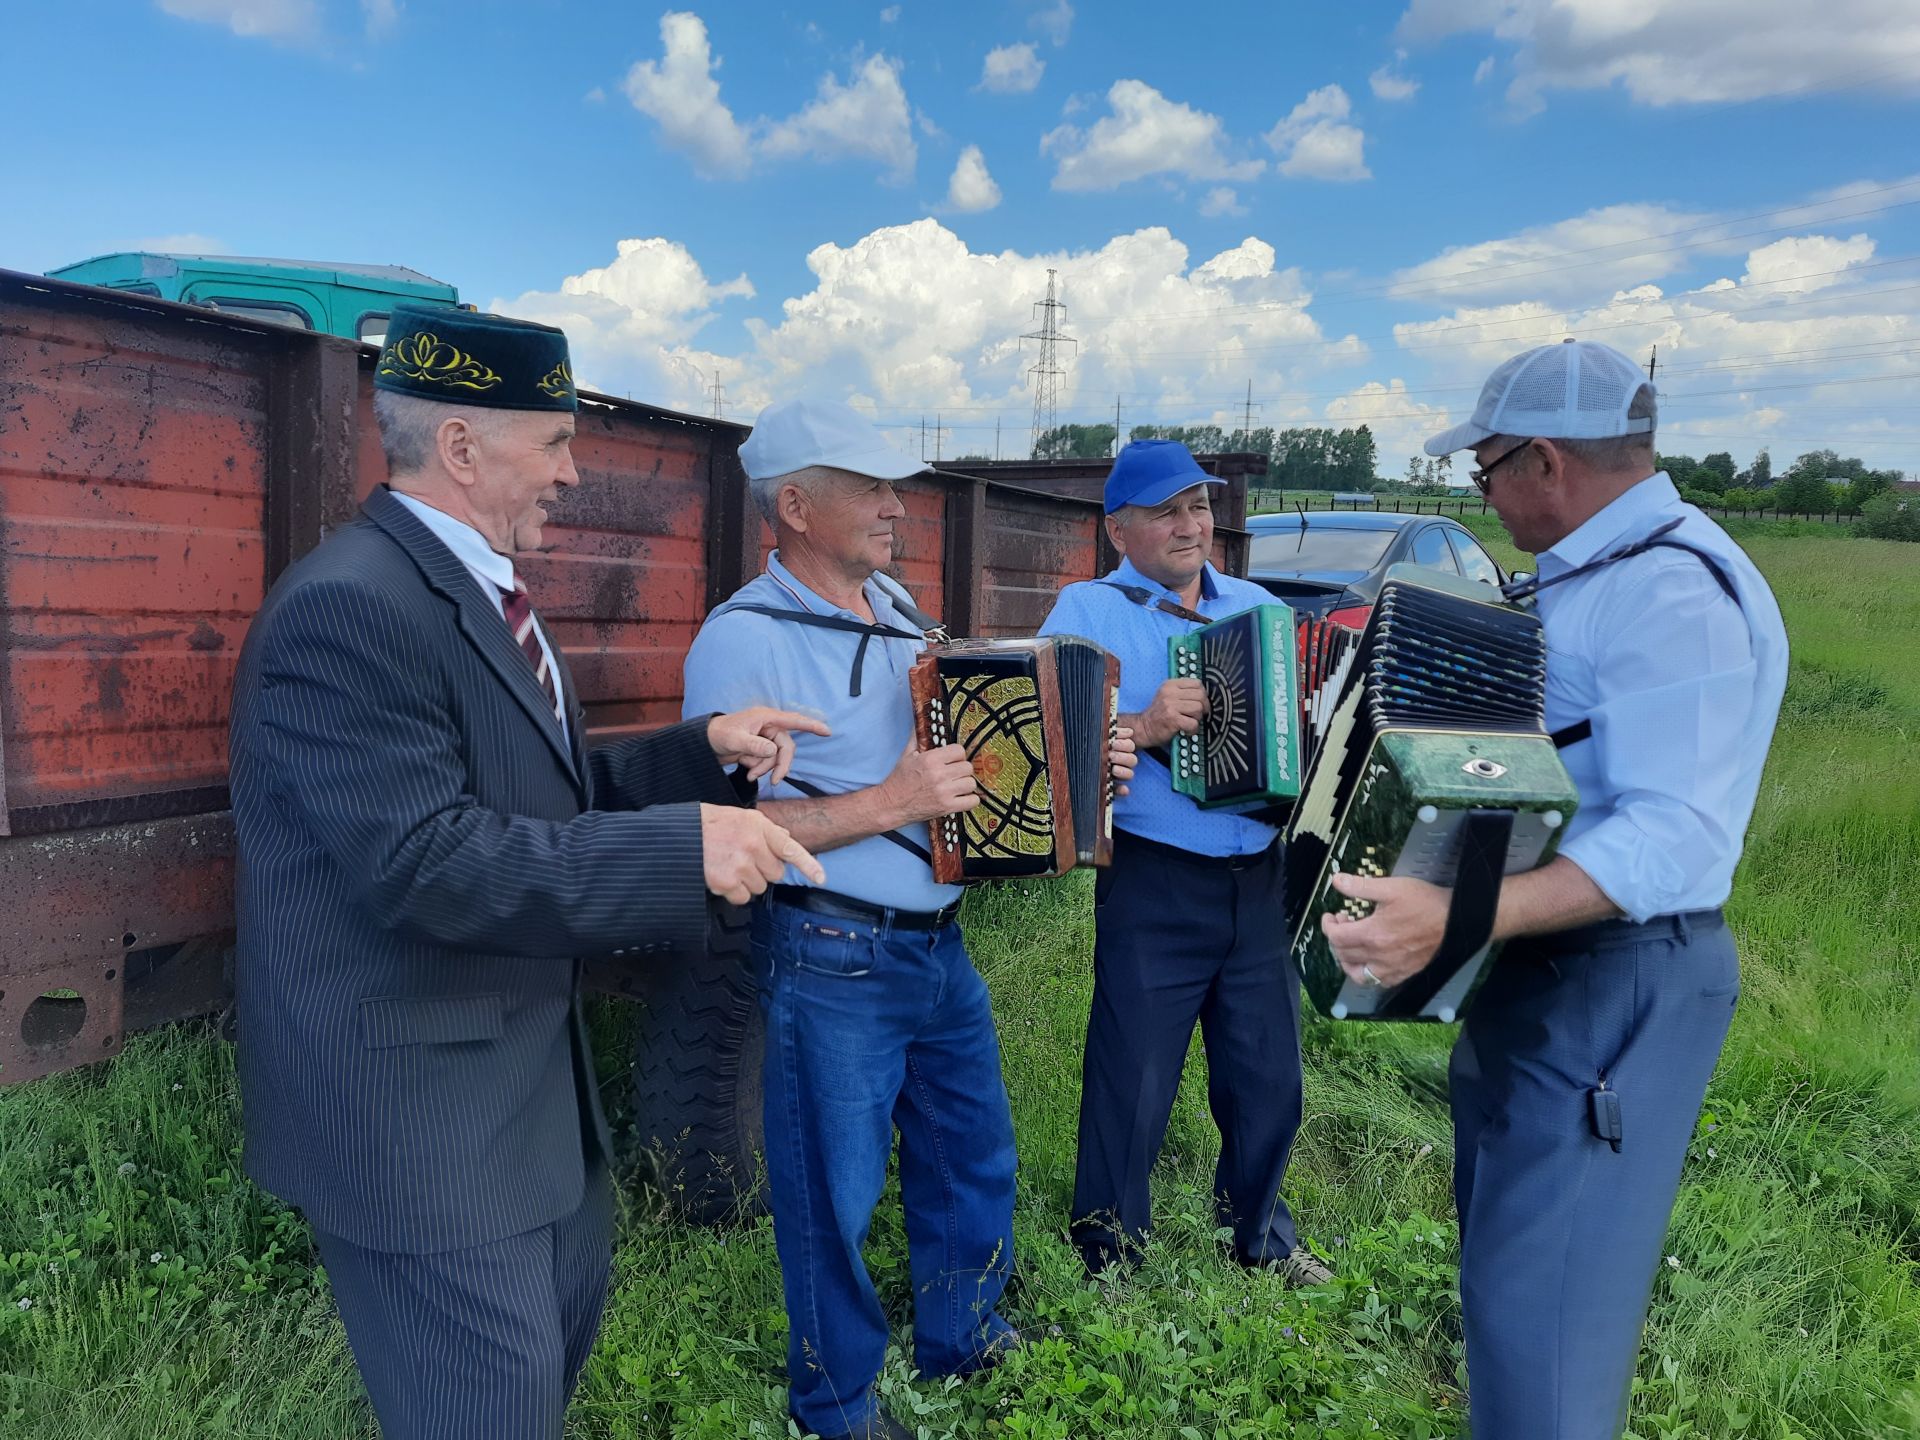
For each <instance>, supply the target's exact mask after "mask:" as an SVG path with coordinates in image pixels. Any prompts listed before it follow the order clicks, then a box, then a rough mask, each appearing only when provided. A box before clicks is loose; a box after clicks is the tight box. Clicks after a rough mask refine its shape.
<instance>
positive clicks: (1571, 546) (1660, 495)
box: [1539, 470, 1680, 577]
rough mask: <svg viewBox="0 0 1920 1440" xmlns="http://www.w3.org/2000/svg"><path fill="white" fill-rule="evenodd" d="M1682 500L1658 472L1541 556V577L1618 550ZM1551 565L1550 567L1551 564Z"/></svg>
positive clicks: (1570, 568)
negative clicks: (1653, 519)
mask: <svg viewBox="0 0 1920 1440" xmlns="http://www.w3.org/2000/svg"><path fill="white" fill-rule="evenodd" d="M1679 500H1680V492H1679V491H1678V490H1676V489H1674V486H1673V481H1671V480H1669V479H1668V478H1667V472H1666V471H1664V470H1656V471H1655V472H1654V473H1653V474H1651V475H1649V476H1648V477H1647V478H1646V479H1644V480H1642V481H1641V482H1640V483H1639V484H1637V485H1635V486H1633V487H1632V488H1631V489H1629V490H1627V491H1625V492H1624V493H1623V494H1620V495H1618V496H1616V497H1615V498H1614V499H1613V500H1612V501H1611V502H1609V503H1608V504H1606V505H1603V506H1602V507H1601V508H1600V509H1599V510H1597V511H1595V512H1594V513H1593V514H1592V515H1590V516H1588V517H1587V519H1586V521H1585V523H1584V524H1582V525H1580V526H1579V528H1577V529H1576V530H1574V531H1573V533H1572V534H1570V535H1567V536H1564V537H1563V538H1562V539H1561V540H1560V541H1559V543H1557V544H1555V545H1552V546H1550V547H1548V548H1547V549H1545V550H1542V551H1541V552H1540V556H1539V560H1540V573H1541V575H1542V576H1543V577H1544V576H1551V575H1553V574H1555V573H1558V572H1559V571H1562V570H1572V569H1574V568H1575V567H1576V566H1580V565H1584V564H1586V563H1587V562H1588V561H1589V560H1593V559H1597V558H1598V557H1599V556H1601V555H1604V554H1606V553H1607V552H1608V551H1610V550H1613V549H1615V548H1616V546H1617V544H1618V543H1619V542H1620V541H1622V540H1627V539H1631V538H1633V537H1634V536H1635V535H1637V534H1638V533H1640V532H1642V531H1644V530H1645V529H1646V528H1647V526H1646V522H1647V521H1648V520H1649V519H1651V518H1652V517H1654V516H1656V515H1659V514H1660V513H1661V512H1663V511H1666V510H1669V509H1671V508H1672V507H1673V506H1675V505H1677V504H1678V503H1679ZM1549 561H1551V562H1552V563H1551V564H1549V563H1548V562H1549Z"/></svg>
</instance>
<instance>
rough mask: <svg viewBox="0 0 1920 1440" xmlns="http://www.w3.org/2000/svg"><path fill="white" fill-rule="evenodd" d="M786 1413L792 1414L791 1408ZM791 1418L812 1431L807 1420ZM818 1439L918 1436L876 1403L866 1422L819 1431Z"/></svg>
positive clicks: (896, 1439) (871, 1439) (913, 1438)
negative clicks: (848, 1427) (849, 1427)
mask: <svg viewBox="0 0 1920 1440" xmlns="http://www.w3.org/2000/svg"><path fill="white" fill-rule="evenodd" d="M787 1413H788V1414H789V1415H793V1412H792V1411H791V1410H789V1411H788V1412H787ZM793 1418H794V1421H795V1423H797V1424H798V1425H799V1426H800V1428H801V1429H802V1430H806V1433H807V1434H809V1435H811V1434H813V1433H814V1432H813V1431H811V1430H807V1422H806V1421H804V1420H802V1419H801V1418H800V1417H799V1416H798V1415H793ZM820 1440H919V1437H918V1436H916V1435H915V1434H914V1432H913V1431H911V1430H909V1429H908V1428H907V1427H906V1426H905V1425H902V1424H901V1423H900V1422H899V1421H898V1420H896V1419H894V1418H893V1416H892V1415H890V1414H888V1413H887V1407H886V1406H884V1405H876V1406H874V1407H873V1418H872V1419H870V1420H868V1421H867V1423H866V1424H864V1425H860V1426H856V1427H855V1428H854V1429H852V1430H836V1431H834V1432H833V1433H832V1434H828V1433H827V1432H826V1431H824V1430H823V1431H821V1432H820Z"/></svg>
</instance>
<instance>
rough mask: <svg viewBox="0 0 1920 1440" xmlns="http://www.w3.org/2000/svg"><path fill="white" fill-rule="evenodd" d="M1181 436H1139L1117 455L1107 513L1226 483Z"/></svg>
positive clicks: (1107, 492)
mask: <svg viewBox="0 0 1920 1440" xmlns="http://www.w3.org/2000/svg"><path fill="white" fill-rule="evenodd" d="M1226 483H1227V482H1226V481H1224V480H1222V479H1220V478H1219V477H1218V476H1214V475H1209V474H1207V472H1206V471H1204V470H1202V469H1201V468H1200V462H1199V461H1197V460H1195V459H1194V458H1193V452H1192V451H1191V450H1189V449H1187V447H1186V446H1185V445H1182V444H1181V443H1180V442H1179V441H1178V440H1135V441H1133V442H1132V443H1131V444H1129V445H1128V446H1126V448H1125V449H1123V450H1121V452H1120V453H1119V454H1118V455H1116V456H1114V459H1113V470H1112V472H1111V473H1110V474H1109V475H1108V476H1107V490H1106V505H1107V514H1109V515H1111V514H1113V512H1114V511H1116V510H1121V509H1124V508H1125V507H1127V506H1128V505H1158V504H1160V503H1161V502H1162V501H1163V500H1171V499H1172V498H1173V497H1174V496H1176V495H1178V494H1179V493H1180V492H1181V491H1182V490H1191V489H1192V488H1193V487H1194V486H1195V485H1224V484H1226Z"/></svg>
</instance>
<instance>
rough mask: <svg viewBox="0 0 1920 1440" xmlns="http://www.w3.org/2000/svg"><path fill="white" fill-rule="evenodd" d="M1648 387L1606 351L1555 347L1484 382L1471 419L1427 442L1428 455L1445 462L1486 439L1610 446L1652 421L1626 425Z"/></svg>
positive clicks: (1532, 353) (1583, 345) (1570, 343)
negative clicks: (1444, 457) (1636, 400)
mask: <svg viewBox="0 0 1920 1440" xmlns="http://www.w3.org/2000/svg"><path fill="white" fill-rule="evenodd" d="M1642 386H1644V387H1645V388H1646V389H1647V390H1648V391H1649V392H1651V391H1652V390H1653V382H1652V381H1651V380H1649V379H1647V377H1646V376H1645V375H1643V374H1641V372H1640V367H1639V366H1638V365H1636V364H1634V363H1633V361H1631V360H1629V359H1628V358H1627V357H1626V356H1624V355H1622V354H1621V353H1620V352H1619V351H1618V350H1616V349H1614V348H1613V347H1612V346H1611V345H1599V344H1596V343H1594V342H1593V341H1591V340H1562V341H1561V342H1560V343H1559V344H1558V345H1542V346H1540V347H1539V348H1538V349H1536V350H1528V351H1526V352H1525V353H1524V354H1521V355H1516V356H1514V357H1513V358H1512V359H1511V360H1508V361H1506V362H1505V363H1504V364H1502V365H1501V366H1500V368H1499V369H1497V370H1495V371H1494V372H1493V374H1491V375H1489V376H1488V377H1487V383H1486V384H1485V385H1484V386H1482V387H1481V389H1480V403H1479V404H1477V405H1475V406H1474V407H1473V418H1472V419H1471V420H1468V421H1466V422H1465V423H1464V424H1460V425H1456V426H1454V427H1453V428H1452V429H1451V430H1443V431H1442V432H1441V433H1440V434H1438V435H1436V436H1434V437H1433V438H1432V439H1431V440H1429V441H1427V444H1426V451H1427V454H1429V455H1451V454H1452V453H1453V452H1454V451H1455V450H1464V449H1466V448H1467V447H1468V446H1469V445H1478V444H1479V443H1480V442H1481V441H1482V440H1485V439H1486V438H1487V437H1488V436H1489V435H1512V436H1514V437H1515V438H1516V439H1527V440H1535V439H1538V440H1611V439H1614V438H1616V437H1618V436H1621V435H1645V434H1648V433H1650V432H1651V431H1652V430H1653V417H1652V416H1651V415H1648V416H1643V417H1641V418H1639V419H1630V418H1629V417H1628V415H1627V411H1628V409H1629V408H1630V407H1631V406H1632V404H1633V397H1634V396H1635V395H1637V394H1639V393H1640V390H1641V387H1642Z"/></svg>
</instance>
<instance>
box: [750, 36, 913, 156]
mask: <svg viewBox="0 0 1920 1440" xmlns="http://www.w3.org/2000/svg"><path fill="white" fill-rule="evenodd" d="M760 151H761V153H762V154H764V155H770V156H782V155H805V156H807V157H809V158H811V159H814V160H838V159H844V158H853V159H865V160H872V161H875V162H877V163H878V164H880V165H882V166H884V167H885V168H886V169H887V170H888V171H890V172H891V174H892V177H893V178H894V179H896V180H904V179H906V178H907V177H908V176H909V175H911V174H912V173H913V164H914V160H915V159H916V158H917V155H918V152H917V150H916V149H915V147H914V143H913V116H912V111H911V109H910V108H909V106H908V105H907V92H906V91H905V90H904V89H903V88H902V87H901V84H900V70H899V66H898V65H897V64H896V63H895V62H894V61H892V60H889V59H888V58H887V57H886V56H884V55H870V56H868V57H867V58H866V59H865V60H864V61H862V62H861V63H860V64H859V65H858V66H857V67H855V69H854V72H853V78H852V79H851V80H850V81H849V82H848V83H846V84H844V85H843V84H842V83H841V82H840V81H839V80H837V79H836V78H834V77H833V76H832V75H823V76H821V77H820V89H819V92H818V93H817V94H816V95H815V96H814V98H813V101H812V103H810V104H809V105H808V106H807V107H806V108H805V109H804V110H802V111H800V112H799V113H798V114H797V115H794V116H792V117H790V118H788V119H786V120H782V121H780V122H779V123H778V124H776V125H774V126H773V127H772V128H771V129H770V130H768V131H767V135H766V138H765V139H764V140H762V141H761V142H760Z"/></svg>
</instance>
